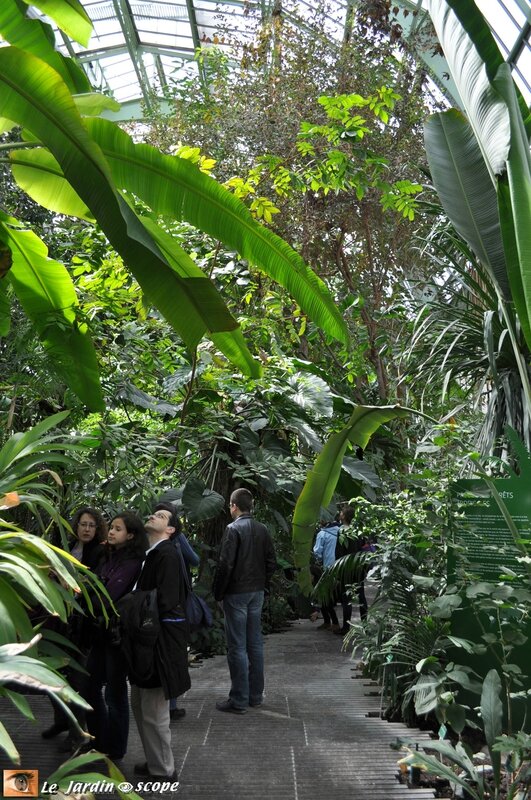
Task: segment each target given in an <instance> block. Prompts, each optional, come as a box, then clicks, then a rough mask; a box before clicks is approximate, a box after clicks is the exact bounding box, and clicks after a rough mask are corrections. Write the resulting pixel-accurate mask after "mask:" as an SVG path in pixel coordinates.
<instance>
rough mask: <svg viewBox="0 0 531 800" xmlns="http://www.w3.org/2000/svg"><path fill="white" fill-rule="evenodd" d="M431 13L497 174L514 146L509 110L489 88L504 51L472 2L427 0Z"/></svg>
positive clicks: (489, 163)
mask: <svg viewBox="0 0 531 800" xmlns="http://www.w3.org/2000/svg"><path fill="white" fill-rule="evenodd" d="M428 9H429V12H430V16H431V19H432V22H433V25H434V27H435V30H436V32H437V37H438V39H439V42H440V43H441V46H442V48H443V50H444V55H445V57H446V61H447V63H448V66H449V68H450V72H451V74H452V77H453V79H454V82H455V85H456V86H457V90H458V92H459V95H460V97H461V100H462V102H463V107H464V110H465V112H466V114H467V116H468V119H469V122H470V125H471V126H472V128H473V130H474V133H475V135H476V138H477V140H478V144H479V147H480V148H481V151H482V153H483V156H484V158H485V162H486V164H487V166H488V168H489V170H490V172H491V175H492V176H495V175H499V174H500V173H502V172H503V171H504V170H505V163H506V161H507V157H508V154H509V148H510V146H511V134H510V123H509V113H508V110H507V106H506V104H505V103H504V101H503V99H502V98H501V97H500V95H499V94H498V92H497V91H496V90H495V89H494V87H493V86H492V84H491V80H492V78H493V74H494V73H495V72H496V70H497V68H498V66H499V65H500V63H503V59H502V57H501V54H500V51H499V49H498V47H497V46H496V43H495V41H494V39H493V36H492V34H491V32H490V30H489V27H488V25H487V23H486V22H485V20H484V19H483V15H482V14H481V12H480V11H479V10H478V8H477V6H476V4H475V3H474V2H473V0H457V2H452V0H428ZM478 48H479V49H478ZM489 67H490V68H491V70H493V71H492V72H491V74H489Z"/></svg>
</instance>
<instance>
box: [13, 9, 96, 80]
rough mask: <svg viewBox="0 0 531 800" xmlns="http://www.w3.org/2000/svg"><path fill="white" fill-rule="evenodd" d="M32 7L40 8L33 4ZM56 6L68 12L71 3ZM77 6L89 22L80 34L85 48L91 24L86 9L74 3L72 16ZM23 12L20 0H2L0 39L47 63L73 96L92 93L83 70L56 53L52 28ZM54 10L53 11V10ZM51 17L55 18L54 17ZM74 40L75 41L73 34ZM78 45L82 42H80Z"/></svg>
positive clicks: (71, 60) (72, 61)
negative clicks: (80, 93)
mask: <svg viewBox="0 0 531 800" xmlns="http://www.w3.org/2000/svg"><path fill="white" fill-rule="evenodd" d="M33 5H38V4H37V3H34V4H33ZM56 5H57V10H59V6H60V5H62V6H64V7H65V9H67V10H68V8H67V7H68V3H66V2H64V0H58V2H57V3H56ZM74 6H77V8H78V9H79V11H80V13H81V19H84V18H86V20H87V21H88V28H86V29H85V31H84V34H82V32H81V30H80V31H79V33H80V34H81V35H82V41H83V43H84V44H85V43H86V42H87V41H88V37H89V36H90V29H91V27H92V23H91V22H90V20H89V19H88V18H87V17H86V14H85V12H84V11H83V8H82V7H81V6H80V5H79V4H77V3H75V2H74V3H72V7H71V9H70V13H72V11H73V10H74V8H73V7H74ZM22 8H23V6H22V3H20V2H17V0H2V3H0V35H1V36H2V37H3V38H4V39H5V41H6V42H9V43H10V44H12V45H14V46H15V47H19V48H20V49H21V50H26V51H27V52H28V53H32V54H33V55H35V56H37V57H38V58H41V59H42V60H43V61H46V63H47V64H49V65H50V66H51V67H53V69H55V70H57V72H58V73H59V74H60V75H61V77H62V78H63V80H64V81H65V83H66V85H67V86H68V88H69V89H70V90H71V91H72V92H74V93H79V92H90V91H91V86H90V83H89V80H88V78H87V76H86V74H85V72H84V71H83V69H82V68H81V67H80V66H78V64H76V62H75V61H74V60H73V59H71V58H65V56H63V55H62V54H61V53H59V52H58V51H57V50H56V49H55V46H54V33H53V31H52V29H51V27H50V25H47V24H46V23H44V22H43V21H42V20H40V19H30V18H29V17H27V16H25V15H24V14H23V11H22ZM51 10H52V11H53V9H51ZM48 15H49V16H53V15H52V14H51V13H49V14H48ZM85 26H86V23H85ZM72 38H74V39H75V38H76V36H75V35H74V33H73V32H72ZM78 41H81V39H79V40H78Z"/></svg>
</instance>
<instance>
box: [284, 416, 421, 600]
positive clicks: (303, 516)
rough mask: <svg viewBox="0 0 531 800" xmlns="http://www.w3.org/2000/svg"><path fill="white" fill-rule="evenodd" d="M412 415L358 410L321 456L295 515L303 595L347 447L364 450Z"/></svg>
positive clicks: (295, 546)
mask: <svg viewBox="0 0 531 800" xmlns="http://www.w3.org/2000/svg"><path fill="white" fill-rule="evenodd" d="M411 413H417V412H412V411H411V409H408V408H401V407H400V406H380V407H377V406H357V407H356V408H355V409H354V411H353V413H352V416H351V417H350V420H349V421H348V423H347V425H345V427H344V428H343V429H342V430H340V431H339V432H338V433H334V434H333V435H332V436H331V437H330V439H329V440H328V441H327V442H326V444H325V445H324V447H323V449H322V451H321V452H320V453H319V455H318V457H317V460H316V462H315V464H314V466H313V469H312V470H311V471H310V472H309V474H308V477H307V478H306V483H305V484H304V487H303V489H302V492H301V493H300V495H299V498H298V500H297V503H296V505H295V511H294V513H293V535H292V541H293V557H294V564H295V566H296V567H297V568H298V581H299V585H300V588H301V591H302V592H303V593H304V594H309V593H310V592H311V589H312V582H311V575H310V568H309V565H310V554H311V549H312V541H313V535H314V532H315V525H316V522H317V521H318V520H319V512H320V509H321V508H326V506H327V505H328V504H329V503H330V501H331V500H332V496H333V494H334V490H335V488H336V485H337V481H338V479H339V474H340V472H341V465H342V463H343V456H344V455H345V451H346V449H347V446H348V445H349V444H355V445H357V446H358V447H361V448H363V449H365V447H366V446H367V444H368V442H369V439H370V438H371V436H372V434H373V433H374V432H375V431H376V430H378V428H379V427H380V425H383V423H384V422H389V421H390V420H392V419H397V418H399V417H406V416H408V415H409V414H411Z"/></svg>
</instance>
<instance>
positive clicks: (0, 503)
mask: <svg viewBox="0 0 531 800" xmlns="http://www.w3.org/2000/svg"><path fill="white" fill-rule="evenodd" d="M18 505H20V497H19V496H18V492H8V493H7V494H5V495H4V496H3V497H0V511H3V510H4V509H6V508H14V507H15V506H18Z"/></svg>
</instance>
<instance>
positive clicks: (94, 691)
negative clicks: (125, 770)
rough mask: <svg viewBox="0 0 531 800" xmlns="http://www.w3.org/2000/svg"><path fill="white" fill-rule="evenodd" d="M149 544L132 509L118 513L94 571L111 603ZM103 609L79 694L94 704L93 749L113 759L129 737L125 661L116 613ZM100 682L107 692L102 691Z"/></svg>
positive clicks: (90, 719)
mask: <svg viewBox="0 0 531 800" xmlns="http://www.w3.org/2000/svg"><path fill="white" fill-rule="evenodd" d="M147 547H148V541H147V536H146V532H145V530H144V523H143V522H142V520H141V519H140V517H138V516H137V515H136V514H134V513H132V512H131V511H122V512H121V513H120V514H118V515H117V516H116V517H114V519H113V520H112V521H111V524H110V526H109V533H108V537H107V546H106V552H105V555H104V557H103V558H102V560H101V561H100V562H99V564H98V566H97V567H96V570H95V572H96V575H98V577H99V578H100V580H101V581H102V583H103V585H104V586H105V588H106V590H107V592H108V594H109V596H110V598H111V600H112V601H113V603H115V602H116V601H117V600H120V598H121V597H123V596H124V595H125V594H127V592H130V591H131V590H132V589H133V587H134V585H135V583H136V581H137V580H138V576H139V575H140V572H141V569H142V563H143V560H144V556H145V552H146V550H147ZM106 610H107V613H108V615H109V618H110V619H109V623H108V624H106V621H105V618H104V615H103V609H102V613H101V615H100V616H99V617H97V624H96V625H95V626H94V632H93V640H92V641H93V644H92V648H91V650H90V653H89V656H88V660H87V672H88V674H89V677H88V678H87V680H86V689H85V691H84V692H83V696H84V697H85V699H86V700H87V701H88V702H89V703H90V705H91V706H92V708H93V711H92V712H89V713H87V725H88V730H89V732H90V733H91V734H92V735H93V736H94V739H95V741H94V746H95V747H96V749H97V750H101V751H102V752H103V753H107V754H108V755H109V756H110V757H111V758H112V759H113V760H115V761H117V760H119V759H121V758H123V757H124V755H125V753H126V751H127V739H128V735H129V701H128V697H127V679H126V665H125V662H124V657H123V654H122V650H121V647H120V643H119V641H118V640H117V638H116V630H117V628H116V625H114V624H113V623H114V622H115V621H116V616H115V614H114V612H113V611H112V609H110V608H108V609H106ZM103 686H105V693H104V694H103V692H102V690H103Z"/></svg>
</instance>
